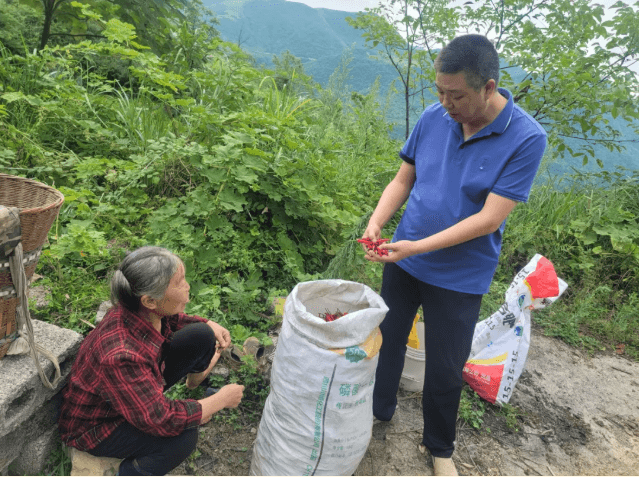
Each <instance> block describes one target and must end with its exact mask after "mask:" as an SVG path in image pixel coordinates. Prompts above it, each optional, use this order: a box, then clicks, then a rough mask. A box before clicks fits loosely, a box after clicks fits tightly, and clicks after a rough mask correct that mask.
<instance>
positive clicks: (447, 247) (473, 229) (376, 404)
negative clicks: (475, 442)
mask: <svg viewBox="0 0 639 477" xmlns="http://www.w3.org/2000/svg"><path fill="white" fill-rule="evenodd" d="M435 70H436V85H437V91H438V94H439V103H436V104H433V105H431V106H429V107H428V108H426V110H425V111H424V112H423V113H422V115H421V117H420V119H419V121H418V122H417V124H416V125H415V128H414V129H413V132H412V134H411V135H410V137H409V138H408V141H407V142H406V144H405V145H404V147H403V148H402V150H401V152H400V154H399V155H400V157H401V159H403V161H404V162H403V163H402V165H401V167H400V168H399V171H398V172H397V175H396V176H395V178H394V179H393V180H392V181H391V182H390V184H389V185H388V186H387V187H386V189H385V190H384V192H383V194H382V196H381V198H380V200H379V203H378V205H377V207H376V209H375V211H374V212H373V215H372V216H371V218H370V221H369V224H368V227H367V229H366V231H365V232H364V235H363V236H364V238H369V239H373V240H376V239H379V238H380V237H381V230H382V228H383V227H384V225H385V224H386V223H387V222H388V221H389V220H390V219H391V217H392V216H393V215H394V214H395V213H396V212H397V211H398V210H399V209H400V208H401V206H402V205H403V204H404V203H405V202H406V201H407V200H408V202H407V204H406V210H405V211H404V214H403V216H402V219H401V221H400V223H399V226H398V227H397V230H396V231H395V236H394V237H393V241H392V243H388V244H384V245H382V246H381V248H385V249H387V250H388V251H389V252H390V253H389V254H388V255H386V256H381V255H377V254H375V253H374V252H373V251H367V256H366V258H367V259H368V260H370V261H375V262H385V263H386V265H385V267H384V274H383V283H382V291H381V295H382V298H383V299H384V301H385V302H386V304H387V305H388V307H389V312H388V314H387V315H386V317H385V318H384V321H383V322H382V324H381V325H380V328H381V331H382V336H383V344H382V348H381V351H380V356H379V364H378V367H377V376H376V382H375V390H374V395H373V413H374V415H375V417H376V418H377V419H379V420H381V421H388V420H390V419H391V417H392V416H393V413H394V412H395V408H396V405H397V390H398V387H399V380H400V378H401V373H402V370H403V367H404V357H405V353H406V342H407V340H408V335H409V333H410V330H411V327H412V323H413V318H414V316H415V313H416V312H417V309H418V308H419V306H420V305H421V306H422V307H423V310H424V325H425V326H424V328H425V336H422V337H420V339H422V340H424V343H425V347H426V354H427V358H426V371H425V378H424V391H423V397H422V403H423V410H424V433H423V438H422V443H421V444H420V446H419V447H420V451H421V452H422V453H423V454H425V453H426V450H428V451H430V454H431V455H432V456H433V466H434V470H435V475H457V471H456V469H455V465H454V463H453V461H452V458H451V456H452V454H453V451H454V441H455V422H456V420H457V411H458V408H459V401H460V396H461V390H462V385H463V380H462V369H463V367H464V364H465V362H466V360H467V359H468V356H469V354H470V348H471V343H472V337H473V332H474V329H475V324H476V322H477V319H478V317H479V308H480V305H481V299H482V296H483V294H484V293H487V292H488V289H489V287H490V282H491V280H492V278H493V274H494V273H495V269H496V267H497V261H498V258H499V252H500V250H501V240H502V233H503V231H504V227H505V224H506V217H507V216H508V214H509V213H510V212H511V211H512V210H513V208H514V207H515V205H516V204H517V202H526V200H527V199H528V193H529V191H530V188H531V185H532V182H533V179H534V177H535V174H536V173H537V169H538V168H539V163H540V161H541V158H542V156H543V153H544V149H545V147H546V133H545V131H544V130H543V128H542V127H541V126H540V125H539V123H537V121H535V120H534V119H533V118H532V117H531V116H530V115H528V114H527V113H526V112H524V111H523V110H522V109H521V108H520V107H519V106H517V105H515V104H514V102H513V98H512V94H511V93H510V92H509V91H507V90H505V89H502V88H498V82H499V58H498V55H497V51H496V50H495V48H494V46H493V45H492V43H491V42H490V41H489V40H488V39H487V38H486V37H484V36H481V35H464V36H460V37H457V38H455V39H454V40H452V41H451V42H450V43H449V44H448V45H446V46H445V47H444V48H443V49H442V50H441V52H440V53H439V56H438V57H437V59H436V61H435Z"/></svg>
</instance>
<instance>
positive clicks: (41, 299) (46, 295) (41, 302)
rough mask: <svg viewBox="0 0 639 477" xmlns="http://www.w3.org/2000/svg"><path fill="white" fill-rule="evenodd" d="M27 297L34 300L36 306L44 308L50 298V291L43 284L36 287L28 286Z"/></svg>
mask: <svg viewBox="0 0 639 477" xmlns="http://www.w3.org/2000/svg"><path fill="white" fill-rule="evenodd" d="M28 297H29V299H30V300H35V307H36V308H44V307H45V306H47V305H48V304H49V300H50V299H51V291H50V290H48V289H47V288H45V287H44V286H43V285H39V286H37V287H29V289H28Z"/></svg>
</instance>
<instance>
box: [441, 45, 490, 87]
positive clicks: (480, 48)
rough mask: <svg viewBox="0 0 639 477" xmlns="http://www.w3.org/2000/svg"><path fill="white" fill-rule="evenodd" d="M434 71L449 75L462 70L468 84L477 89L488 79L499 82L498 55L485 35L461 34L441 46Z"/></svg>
mask: <svg viewBox="0 0 639 477" xmlns="http://www.w3.org/2000/svg"><path fill="white" fill-rule="evenodd" d="M435 71H437V72H438V73H444V74H449V75H454V74H457V73H460V72H463V73H464V76H465V77H466V83H467V84H468V86H470V87H471V88H473V89H474V90H475V91H479V90H480V89H481V88H482V87H483V86H484V85H485V84H486V83H487V82H488V80H490V79H494V80H495V85H498V84H499V56H498V55H497V50H496V49H495V46H494V45H493V44H492V43H491V42H490V40H489V39H488V38H486V37H485V36H483V35H462V36H458V37H457V38H455V39H453V40H451V41H450V42H449V43H448V44H447V45H446V46H445V47H444V48H442V50H441V51H440V52H439V55H438V56H437V58H436V59H435Z"/></svg>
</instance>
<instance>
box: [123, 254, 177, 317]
mask: <svg viewBox="0 0 639 477" xmlns="http://www.w3.org/2000/svg"><path fill="white" fill-rule="evenodd" d="M180 263H181V260H180V258H179V257H178V256H177V255H175V254H174V253H172V252H170V251H169V250H167V249H165V248H162V247H142V248H139V249H137V250H135V251H133V252H131V253H129V254H128V255H127V256H126V257H124V260H122V263H121V264H120V266H119V267H118V269H117V270H116V271H115V274H114V275H113V278H112V279H111V302H112V303H113V304H114V305H115V304H117V303H122V305H123V306H124V307H125V308H127V309H128V310H130V311H132V312H134V313H137V312H138V311H139V310H140V305H141V302H140V300H141V298H142V296H144V295H148V296H149V297H151V298H153V299H155V300H160V299H161V298H162V297H163V296H164V293H165V292H166V289H167V288H168V287H169V282H170V281H171V278H172V277H173V275H174V274H175V272H177V270H178V267H179V265H180Z"/></svg>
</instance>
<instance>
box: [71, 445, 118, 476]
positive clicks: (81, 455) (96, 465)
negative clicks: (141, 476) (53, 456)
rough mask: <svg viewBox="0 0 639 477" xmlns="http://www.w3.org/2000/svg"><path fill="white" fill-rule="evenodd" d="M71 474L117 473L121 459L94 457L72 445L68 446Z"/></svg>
mask: <svg viewBox="0 0 639 477" xmlns="http://www.w3.org/2000/svg"><path fill="white" fill-rule="evenodd" d="M68 450H69V457H70V458H71V475H117V473H118V470H119V468H120V462H122V459H115V458H111V457H95V456H92V455H91V454H89V453H87V452H82V451H79V450H78V449H74V448H73V447H70V448H68Z"/></svg>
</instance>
